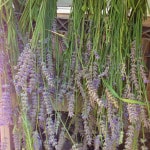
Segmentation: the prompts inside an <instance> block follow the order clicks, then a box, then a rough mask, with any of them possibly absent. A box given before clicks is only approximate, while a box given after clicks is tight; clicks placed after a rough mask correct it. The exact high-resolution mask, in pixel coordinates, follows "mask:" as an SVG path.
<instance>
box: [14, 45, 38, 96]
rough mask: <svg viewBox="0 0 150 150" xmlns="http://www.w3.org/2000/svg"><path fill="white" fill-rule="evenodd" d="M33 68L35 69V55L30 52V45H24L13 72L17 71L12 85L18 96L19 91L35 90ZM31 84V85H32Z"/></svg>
mask: <svg viewBox="0 0 150 150" xmlns="http://www.w3.org/2000/svg"><path fill="white" fill-rule="evenodd" d="M35 67H36V55H35V54H34V52H33V51H32V50H31V47H30V43H28V44H26V46H25V48H24V50H23V52H22V53H21V55H20V57H19V58H18V63H17V66H16V67H15V70H16V71H17V73H16V75H15V79H14V85H15V88H16V92H17V93H18V94H20V92H21V90H23V91H27V92H29V93H31V92H32V90H34V88H35V80H36V79H35V77H36V75H35ZM29 79H30V84H29V87H28V80H29ZM32 84H33V85H32Z"/></svg>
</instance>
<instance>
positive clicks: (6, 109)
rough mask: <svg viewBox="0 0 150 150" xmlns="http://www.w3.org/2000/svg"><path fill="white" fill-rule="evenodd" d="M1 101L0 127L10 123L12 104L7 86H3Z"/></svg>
mask: <svg viewBox="0 0 150 150" xmlns="http://www.w3.org/2000/svg"><path fill="white" fill-rule="evenodd" d="M2 88H3V92H2V99H1V100H0V118H1V120H0V126H1V125H8V124H11V123H12V104H11V96H10V90H9V85H3V86H2Z"/></svg>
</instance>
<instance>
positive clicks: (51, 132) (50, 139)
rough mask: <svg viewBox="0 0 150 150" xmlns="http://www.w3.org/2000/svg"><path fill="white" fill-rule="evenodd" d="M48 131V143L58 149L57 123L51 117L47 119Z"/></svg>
mask: <svg viewBox="0 0 150 150" xmlns="http://www.w3.org/2000/svg"><path fill="white" fill-rule="evenodd" d="M46 131H47V134H48V143H49V144H50V145H52V146H53V147H55V148H56V149H57V144H58V143H57V140H56V138H55V124H54V122H53V120H52V118H51V117H48V118H47V119H46Z"/></svg>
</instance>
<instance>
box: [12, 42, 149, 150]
mask: <svg viewBox="0 0 150 150" xmlns="http://www.w3.org/2000/svg"><path fill="white" fill-rule="evenodd" d="M97 55H98V54H95V61H94V62H93V63H92V64H91V65H90V66H89V67H87V68H86V67H85V68H82V67H81V66H80V65H79V67H78V69H77V70H76V71H74V69H75V65H76V59H77V58H76V57H77V56H76V53H75V52H73V54H72V58H71V59H72V62H71V68H70V70H71V75H70V79H69V80H68V83H65V82H64V81H63V80H64V79H65V75H66V74H65V71H64V70H65V69H64V70H63V71H62V74H61V73H60V74H61V75H62V76H61V75H60V78H59V80H60V81H56V80H55V79H57V78H58V77H57V78H56V77H55V74H54V72H55V70H54V67H53V65H54V62H52V61H53V59H52V54H51V53H49V52H47V53H46V61H45V62H43V61H42V59H41V57H40V55H39V52H38V51H33V50H32V49H31V47H30V44H27V45H26V47H25V49H24V51H23V52H22V54H21V56H20V57H19V60H18V64H17V66H16V75H15V81H14V84H15V87H16V92H17V94H18V95H19V96H20V98H21V104H22V111H26V112H27V115H28V118H31V122H32V130H33V138H34V141H35V143H34V145H36V146H37V145H38V144H39V147H40V146H41V145H45V149H52V147H53V148H55V149H56V150H60V149H61V148H62V147H63V144H64V143H65V140H66V139H65V138H64V139H62V137H65V134H66V132H65V131H64V129H61V128H62V124H61V121H60V120H59V119H62V118H63V117H62V118H61V117H60V118H59V117H58V118H55V117H56V116H57V115H55V117H54V112H55V111H57V110H55V107H54V108H53V106H56V105H55V102H56V101H57V100H58V101H59V103H63V102H64V101H63V100H65V99H67V103H68V105H67V110H68V116H69V119H71V122H72V120H74V119H75V120H76V119H78V116H77V114H76V107H77V106H76V102H78V98H79V97H80V99H81V100H82V102H81V104H82V106H81V107H82V109H81V112H80V115H79V116H80V119H81V121H80V123H79V122H77V123H78V125H76V124H77V123H75V133H73V134H72V135H71V137H72V138H73V140H74V141H75V143H76V144H74V145H72V149H80V148H81V147H82V148H83V147H87V146H89V147H90V146H93V145H94V148H95V150H98V149H99V147H102V148H103V149H104V150H105V149H106V150H108V149H112V148H114V149H116V148H117V147H118V146H119V144H122V143H123V140H120V139H123V138H124V136H125V135H122V134H121V133H123V128H124V127H123V125H124V124H123V123H124V122H123V118H121V117H120V114H119V113H124V109H123V111H122V110H121V109H120V103H119V100H118V99H117V98H116V97H115V96H114V94H113V92H111V90H110V89H109V88H108V87H105V88H104V87H103V90H102V91H101V84H100V83H101V81H102V79H106V80H107V79H108V77H109V75H110V73H109V71H110V67H111V65H110V63H111V57H110V56H108V58H106V64H105V66H106V67H105V68H104V71H103V72H99V70H98V67H99V64H98V60H99V57H98V56H97ZM65 65H66V64H64V68H65ZM130 69H131V71H130V72H129V75H128V74H127V72H126V71H127V70H126V66H125V64H122V70H121V74H120V76H121V77H122V78H125V80H123V82H124V83H125V85H123V86H124V93H123V98H127V99H133V100H136V98H137V97H138V100H141V97H140V96H139V95H140V93H139V92H138V89H140V87H139V85H138V80H137V73H136V70H137V66H136V61H135V47H134V46H133V48H132V50H131V66H130ZM140 69H141V73H142V79H143V80H146V75H145V74H144V68H143V67H142V66H141V67H140ZM130 81H131V83H132V84H133V86H134V87H136V88H135V89H136V94H134V90H133V89H132V88H131V83H130ZM56 82H58V83H59V84H60V85H58V87H56V84H55V83H56ZM103 86H105V85H103ZM77 95H80V96H79V97H77ZM122 106H123V107H124V106H125V107H126V112H125V113H127V119H128V123H129V124H128V130H127V131H128V132H127V133H126V137H127V138H126V140H125V149H131V148H132V146H133V141H131V139H132V138H133V137H134V131H135V124H136V123H137V122H138V123H139V124H140V123H141V122H142V123H143V124H144V127H147V128H148V127H149V122H148V117H147V114H146V110H145V108H144V106H139V105H137V104H126V103H125V105H122ZM59 113H60V114H63V112H59ZM121 115H122V114H121ZM139 115H140V116H141V118H142V116H144V118H142V119H141V122H140V120H139V117H138V116H139ZM61 116H63V115H61ZM91 116H93V118H96V117H97V119H95V121H93V124H94V125H95V126H96V128H93V127H92V125H91ZM54 118H55V119H54ZM145 118H146V119H145ZM57 119H58V120H57ZM57 122H58V123H57ZM57 124H58V125H57ZM79 124H82V130H83V132H80V130H81V128H80V127H78V126H79ZM131 124H132V125H131ZM37 127H38V128H39V129H41V128H42V130H44V131H43V133H42V134H44V135H46V140H45V142H43V141H41V139H42V138H43V137H41V135H40V134H39V131H38V130H37V129H36V130H35V128H37ZM66 128H67V127H66ZM60 130H61V131H60ZM78 134H80V136H84V140H82V141H80V142H81V144H80V143H78V139H77V138H76V137H77V135H78ZM100 135H101V136H100ZM61 136H62V137H61ZM15 138H16V140H17V137H15V136H14V140H15ZM129 140H130V142H129ZM120 141H121V142H120ZM36 142H37V143H38V144H36ZM41 143H42V144H41ZM79 145H82V146H79ZM79 147H80V148H79Z"/></svg>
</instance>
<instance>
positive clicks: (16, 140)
mask: <svg viewBox="0 0 150 150" xmlns="http://www.w3.org/2000/svg"><path fill="white" fill-rule="evenodd" d="M13 142H14V147H15V150H21V135H20V132H19V130H18V129H14V131H13Z"/></svg>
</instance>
